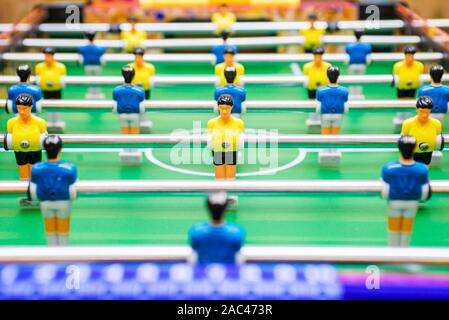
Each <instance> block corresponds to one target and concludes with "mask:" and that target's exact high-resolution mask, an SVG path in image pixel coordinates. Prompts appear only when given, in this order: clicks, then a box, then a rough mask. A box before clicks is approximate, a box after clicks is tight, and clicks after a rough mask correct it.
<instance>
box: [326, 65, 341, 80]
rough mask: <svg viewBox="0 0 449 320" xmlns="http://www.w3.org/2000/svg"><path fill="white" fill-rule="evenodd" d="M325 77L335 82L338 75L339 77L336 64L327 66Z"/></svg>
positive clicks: (338, 69)
mask: <svg viewBox="0 0 449 320" xmlns="http://www.w3.org/2000/svg"><path fill="white" fill-rule="evenodd" d="M327 77H328V78H329V81H330V83H337V81H338V77H340V68H338V67H336V66H330V67H329V68H327Z"/></svg>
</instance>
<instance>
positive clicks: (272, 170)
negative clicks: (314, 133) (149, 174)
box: [145, 149, 307, 177]
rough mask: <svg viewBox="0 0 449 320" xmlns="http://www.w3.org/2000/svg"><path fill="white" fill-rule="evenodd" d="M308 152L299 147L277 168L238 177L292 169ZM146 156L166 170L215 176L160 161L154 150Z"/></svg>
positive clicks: (149, 151)
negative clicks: (294, 156)
mask: <svg viewBox="0 0 449 320" xmlns="http://www.w3.org/2000/svg"><path fill="white" fill-rule="evenodd" d="M306 155H307V152H305V151H304V150H303V149H298V155H297V157H296V158H295V159H294V160H293V161H291V162H289V163H287V164H285V165H283V166H280V167H277V168H272V169H268V170H260V171H256V172H246V173H237V177H249V176H258V175H269V174H274V173H277V172H279V171H284V170H287V169H290V168H292V167H294V166H296V165H298V164H299V163H301V162H302V161H303V160H304V159H305V158H306ZM145 157H146V158H147V159H148V160H149V161H150V162H152V163H154V164H155V165H157V166H159V167H161V168H164V169H166V170H171V171H175V172H179V173H184V174H190V175H197V176H204V177H214V176H215V175H214V174H213V173H209V172H199V171H193V170H187V169H182V168H178V167H175V166H172V165H169V164H166V163H164V162H161V161H159V160H158V159H156V157H155V156H154V155H153V151H152V150H151V149H150V150H147V151H146V152H145Z"/></svg>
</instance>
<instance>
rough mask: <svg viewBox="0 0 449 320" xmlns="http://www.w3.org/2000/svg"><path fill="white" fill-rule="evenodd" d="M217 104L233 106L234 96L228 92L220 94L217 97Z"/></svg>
mask: <svg viewBox="0 0 449 320" xmlns="http://www.w3.org/2000/svg"><path fill="white" fill-rule="evenodd" d="M217 105H218V106H221V105H227V106H231V107H232V106H234V98H232V96H231V95H230V94H222V95H221V96H219V97H218V100H217Z"/></svg>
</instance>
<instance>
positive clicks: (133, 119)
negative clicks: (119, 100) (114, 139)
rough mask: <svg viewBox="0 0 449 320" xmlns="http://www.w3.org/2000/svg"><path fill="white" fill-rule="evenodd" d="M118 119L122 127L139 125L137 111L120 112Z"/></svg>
mask: <svg viewBox="0 0 449 320" xmlns="http://www.w3.org/2000/svg"><path fill="white" fill-rule="evenodd" d="M119 119H120V127H122V128H138V127H139V125H140V114H139V113H120V114H119Z"/></svg>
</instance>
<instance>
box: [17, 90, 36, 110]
mask: <svg viewBox="0 0 449 320" xmlns="http://www.w3.org/2000/svg"><path fill="white" fill-rule="evenodd" d="M16 105H18V106H25V107H32V106H33V97H32V96H31V95H29V94H27V93H21V94H19V95H18V96H17V98H16Z"/></svg>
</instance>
